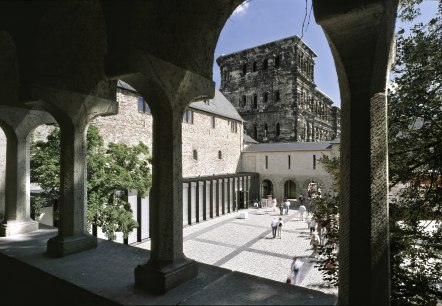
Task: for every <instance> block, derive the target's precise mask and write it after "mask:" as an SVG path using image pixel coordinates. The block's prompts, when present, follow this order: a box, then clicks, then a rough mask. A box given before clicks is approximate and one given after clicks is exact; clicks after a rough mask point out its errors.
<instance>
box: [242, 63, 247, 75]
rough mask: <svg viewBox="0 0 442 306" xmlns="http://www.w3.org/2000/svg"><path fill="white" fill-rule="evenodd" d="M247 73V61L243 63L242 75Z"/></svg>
mask: <svg viewBox="0 0 442 306" xmlns="http://www.w3.org/2000/svg"><path fill="white" fill-rule="evenodd" d="M246 74H247V63H245V64H243V65H242V75H246Z"/></svg>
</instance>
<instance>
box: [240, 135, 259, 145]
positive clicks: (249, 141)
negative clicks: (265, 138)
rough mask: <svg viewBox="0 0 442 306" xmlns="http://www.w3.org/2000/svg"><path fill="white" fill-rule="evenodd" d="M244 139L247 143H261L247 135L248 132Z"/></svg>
mask: <svg viewBox="0 0 442 306" xmlns="http://www.w3.org/2000/svg"><path fill="white" fill-rule="evenodd" d="M243 141H244V142H245V143H259V142H257V141H256V140H255V139H253V138H252V137H250V136H249V135H247V134H244V138H243Z"/></svg>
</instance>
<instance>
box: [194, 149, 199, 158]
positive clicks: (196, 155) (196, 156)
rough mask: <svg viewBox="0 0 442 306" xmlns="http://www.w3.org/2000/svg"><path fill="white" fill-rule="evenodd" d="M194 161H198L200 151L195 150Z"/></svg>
mask: <svg viewBox="0 0 442 306" xmlns="http://www.w3.org/2000/svg"><path fill="white" fill-rule="evenodd" d="M193 159H194V160H198V151H197V150H196V149H194V150H193Z"/></svg>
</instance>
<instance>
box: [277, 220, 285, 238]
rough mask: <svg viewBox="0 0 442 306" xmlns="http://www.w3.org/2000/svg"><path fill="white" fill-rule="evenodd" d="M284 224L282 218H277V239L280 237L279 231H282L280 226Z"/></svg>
mask: <svg viewBox="0 0 442 306" xmlns="http://www.w3.org/2000/svg"><path fill="white" fill-rule="evenodd" d="M283 225H284V222H283V221H282V218H279V222H278V234H277V236H279V239H281V233H282V226H283Z"/></svg>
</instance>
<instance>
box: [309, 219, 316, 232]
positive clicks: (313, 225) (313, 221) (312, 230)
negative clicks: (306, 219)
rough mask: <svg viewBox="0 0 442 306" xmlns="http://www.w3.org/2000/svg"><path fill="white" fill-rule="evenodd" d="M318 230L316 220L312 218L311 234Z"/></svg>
mask: <svg viewBox="0 0 442 306" xmlns="http://www.w3.org/2000/svg"><path fill="white" fill-rule="evenodd" d="M315 231H316V221H315V219H313V218H312V220H311V221H310V235H311V234H313V233H314V232H315Z"/></svg>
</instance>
